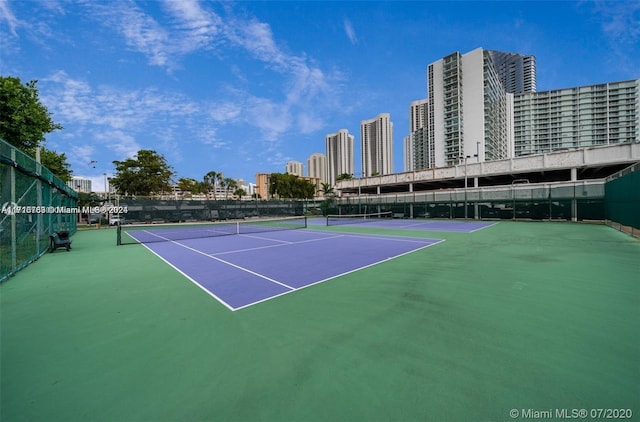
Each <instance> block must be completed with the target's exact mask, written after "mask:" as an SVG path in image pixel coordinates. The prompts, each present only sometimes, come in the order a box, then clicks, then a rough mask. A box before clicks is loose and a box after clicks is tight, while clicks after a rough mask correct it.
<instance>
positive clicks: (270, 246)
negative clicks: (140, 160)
mask: <svg viewBox="0 0 640 422" xmlns="http://www.w3.org/2000/svg"><path fill="white" fill-rule="evenodd" d="M439 242H443V240H439V239H422V238H410V237H396V236H372V235H358V234H345V233H329V232H318V231H313V230H286V231H277V232H270V233H260V234H242V235H234V236H223V237H213V238H204V239H189V240H181V241H167V242H160V243H153V244H146V245H145V246H146V247H147V248H149V249H150V250H151V251H152V252H153V253H155V254H156V255H158V256H159V257H160V258H161V259H163V260H164V261H165V262H167V263H168V264H169V265H171V266H172V267H174V268H175V269H176V270H178V271H179V272H180V273H182V274H183V275H184V276H185V277H187V278H188V279H189V280H191V281H192V282H193V283H195V284H196V285H198V286H199V287H201V288H202V289H203V290H205V291H206V292H207V293H209V294H210V295H211V296H213V297H215V298H216V299H217V300H218V301H220V302H221V303H222V304H224V305H225V306H226V307H227V308H229V309H231V310H238V309H242V308H245V307H247V306H250V305H253V304H256V303H260V302H263V301H265V300H268V299H272V298H275V297H278V296H281V295H284V294H287V293H291V292H294V291H296V290H299V289H302V288H305V287H308V286H311V285H314V284H318V283H321V282H324V281H327V280H330V279H332V278H335V277H338V276H341V275H344V274H348V273H350V272H353V271H357V270H360V269H363V268H366V267H369V266H372V265H375V264H379V263H381V262H384V261H387V260H389V259H393V258H397V257H399V256H401V255H405V254H408V253H411V252H414V251H417V250H420V249H423V248H426V247H428V246H431V245H434V244H436V243H439Z"/></svg>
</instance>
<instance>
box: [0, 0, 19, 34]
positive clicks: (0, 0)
mask: <svg viewBox="0 0 640 422" xmlns="http://www.w3.org/2000/svg"><path fill="white" fill-rule="evenodd" d="M0 21H4V22H6V24H7V27H8V28H9V32H11V35H13V36H14V37H17V36H18V33H17V32H16V28H17V27H18V26H20V23H21V22H20V20H18V19H17V18H16V17H15V15H14V14H13V12H12V11H11V8H10V7H9V1H8V0H0Z"/></svg>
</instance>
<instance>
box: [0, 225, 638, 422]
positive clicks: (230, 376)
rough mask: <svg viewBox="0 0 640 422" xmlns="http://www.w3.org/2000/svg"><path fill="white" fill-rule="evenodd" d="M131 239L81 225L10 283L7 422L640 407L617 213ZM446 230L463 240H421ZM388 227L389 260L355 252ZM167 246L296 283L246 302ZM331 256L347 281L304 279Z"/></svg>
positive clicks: (633, 248) (355, 418)
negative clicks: (222, 297)
mask: <svg viewBox="0 0 640 422" xmlns="http://www.w3.org/2000/svg"><path fill="white" fill-rule="evenodd" d="M459 223H464V222H462V221H460V222H459ZM132 234H133V235H134V236H136V235H137V234H135V233H133V232H132ZM336 235H345V238H344V239H343V240H339V239H335V240H332V239H331V237H333V236H336ZM252 236H253V237H259V238H261V237H265V238H268V240H261V239H251V237H252ZM298 236H299V237H298ZM165 237H166V236H165ZM245 237H246V238H247V239H243V238H245ZM325 237H326V238H325ZM360 237H363V238H366V239H367V240H362V239H361V238H360ZM376 238H381V239H386V240H384V241H382V240H381V241H380V243H378V240H374V239H376ZM115 239H116V230H115V229H101V230H91V231H80V232H78V233H77V234H76V235H74V237H73V249H72V251H71V252H66V251H57V252H55V253H48V254H46V255H44V256H43V257H41V258H40V259H39V260H38V261H37V262H35V263H34V264H32V265H30V266H28V267H27V268H25V269H24V270H22V271H20V272H19V273H17V274H16V275H15V276H14V277H12V278H11V279H9V280H7V281H6V282H4V283H2V284H0V305H1V306H0V318H1V322H2V330H1V332H0V335H1V338H0V340H1V341H0V365H1V369H2V371H0V389H1V395H0V400H1V403H0V404H1V406H0V419H1V420H2V421H3V422H22V421H24V422H40V421H43V422H44V421H46V422H58V421H60V422H62V421H64V422H76V421H77V422H82V421H89V420H91V421H99V422H113V421H118V422H140V421H154V422H179V421H198V422H199V421H203V422H205V421H218V420H219V421H238V422H245V421H267V422H270V421H274V422H288V421H305V422H307V421H308V422H316V421H317V422H321V421H322V422H324V421H338V422H343V421H344V422H359V421H374V422H375V421H380V422H387V421H411V422H412V421H438V422H447V421H453V422H457V421H461V422H466V421H513V420H521V419H522V418H518V419H513V417H512V413H511V411H512V410H513V409H515V410H517V411H518V412H519V413H520V414H522V412H523V411H528V412H529V414H533V413H532V412H533V411H548V410H549V409H552V410H555V409H583V408H584V409H588V410H590V409H606V408H611V409H631V410H632V412H633V418H632V419H631V420H635V419H637V415H638V414H639V413H640V403H639V402H638V397H640V383H639V382H638V380H639V379H640V361H639V360H638V356H640V283H639V281H638V274H639V273H640V241H639V240H638V239H634V238H632V237H630V236H628V235H626V234H624V233H621V232H618V231H616V230H613V229H611V228H609V227H606V226H604V225H594V224H572V223H550V222H544V223H543V222H511V221H501V222H500V223H499V224H496V225H493V226H491V227H487V228H486V229H482V230H478V231H474V232H471V233H465V232H459V231H436V230H433V231H430V230H425V229H422V228H421V229H418V230H409V229H406V228H381V227H375V226H372V225H370V224H358V225H355V224H354V225H339V226H330V227H327V226H326V225H324V226H323V225H321V224H318V225H316V224H309V226H308V227H307V228H302V229H296V230H286V231H275V232H260V233H247V234H240V235H237V234H236V235H232V236H224V237H221V238H217V237H216V238H214V239H180V240H174V241H173V242H172V241H166V240H163V241H161V242H155V243H148V244H145V245H131V246H128V245H127V246H116V245H115ZM434 239H444V240H445V241H444V242H441V243H438V244H437V245H433V247H422V248H420V247H418V246H419V245H418V244H417V243H413V242H417V241H424V245H428V244H429V243H430V242H432V241H433V240H434ZM209 240H210V241H209ZM398 240H402V242H400V241H398ZM254 241H255V242H256V243H253V242H254ZM303 241H304V243H303ZM371 241H373V242H376V246H374V247H372V253H374V254H375V255H376V261H375V263H374V264H373V265H370V266H366V265H367V262H366V261H363V260H360V259H356V258H355V257H356V256H357V255H358V253H360V252H361V251H360V250H361V248H367V245H368V244H369V242H371ZM174 242H175V243H174ZM192 242H193V243H192ZM201 242H202V245H201V244H200V243H201ZM234 242H238V243H237V244H234ZM262 242H265V243H262ZM286 242H291V243H292V245H290V246H289V245H288V244H287V243H286ZM323 242H336V243H331V244H332V245H333V248H335V249H340V250H341V251H343V254H345V255H349V256H353V261H354V262H355V261H357V262H358V263H359V264H358V265H354V266H353V267H354V268H357V270H356V271H350V272H349V268H351V267H345V268H342V269H340V270H334V269H331V267H332V266H333V265H334V261H336V262H342V259H343V258H342V257H341V256H339V255H340V254H339V253H338V252H337V251H332V250H331V249H332V248H319V247H318V246H319V245H321V244H322V243H323ZM343 242H344V243H343ZM396 242H397V244H396ZM176 243H180V244H185V245H189V247H191V245H197V248H196V247H194V249H197V250H198V251H199V252H197V253H196V252H193V251H189V250H188V249H187V248H186V247H184V246H180V245H177V244H176ZM204 244H207V245H208V246H204ZM280 244H282V245H283V246H278V245H280ZM249 245H252V246H249ZM399 245H402V246H399ZM156 247H158V248H160V249H162V248H171V253H172V254H173V255H175V254H177V253H178V252H177V251H187V252H188V256H189V257H190V258H189V259H194V260H195V261H197V262H198V263H199V264H197V265H203V266H205V267H206V268H207V270H205V272H206V273H207V274H209V277H210V278H215V277H216V276H217V274H218V272H219V271H220V272H224V273H225V274H226V275H225V277H223V278H226V277H228V276H232V277H236V276H237V277H238V278H239V279H242V280H243V279H244V277H245V276H244V275H239V274H240V272H246V271H240V272H238V271H236V270H234V271H229V270H228V269H227V267H229V268H231V267H232V266H231V265H228V264H225V263H222V262H218V261H217V260H216V259H214V258H213V257H215V258H219V259H222V260H225V261H228V262H230V263H231V264H233V265H237V266H241V267H245V268H247V269H249V270H250V271H254V272H256V273H260V274H262V275H266V276H267V277H272V278H273V279H274V280H278V281H284V282H285V283H286V284H288V285H290V286H291V287H294V288H295V290H294V293H293V294H284V295H281V296H278V297H276V298H273V299H270V300H266V301H264V302H260V303H259V304H257V305H255V306H248V307H245V308H243V309H242V310H239V311H236V312H230V311H229V309H228V308H227V307H226V306H224V305H221V304H220V303H218V302H217V301H216V300H215V299H213V298H212V297H211V296H210V295H209V294H206V293H205V292H203V290H202V288H200V287H199V286H197V285H196V284H194V283H192V282H190V281H189V280H188V279H187V278H185V276H184V275H183V274H181V273H180V272H179V271H176V269H174V268H172V267H171V266H170V265H167V264H166V262H165V261H163V259H162V258H160V257H159V255H158V254H156V253H155V251H152V248H156ZM395 247H397V248H399V249H397V250H394V251H392V250H390V248H395ZM173 248H176V249H177V250H173ZM252 248H255V249H253V251H249V250H248V249H252ZM281 248H284V249H281ZM316 248H318V249H316ZM413 248H416V249H415V250H414V249H413ZM278 249H280V251H285V253H281V252H276V250H278ZM301 249H309V251H307V252H301V251H300V250H301ZM245 250H246V251H245ZM311 250H317V252H318V253H317V254H316V255H315V256H314V255H313V254H312V253H311V252H310V251H311ZM382 250H384V251H385V253H386V254H385V253H383V252H381V251H382ZM405 251H408V253H403V252H405ZM319 252H322V253H319ZM203 253H204V254H208V255H213V257H208V256H205V255H203ZM261 253H265V254H272V253H273V254H278V255H282V256H286V259H284V258H282V259H280V258H278V260H277V261H275V258H274V257H273V255H271V257H270V258H266V257H264V258H262V257H258V255H260V254H261ZM392 256H394V258H393V259H386V257H392ZM199 257H201V258H199ZM170 259H171V261H172V263H173V264H174V265H176V264H180V263H181V262H183V261H184V259H182V258H176V257H175V256H173V257H171V258H170ZM200 259H203V260H204V261H207V262H206V263H202V262H200ZM254 260H255V262H254ZM208 261H213V262H214V264H213V266H212V267H209V265H210V264H209V262H208ZM271 261H274V262H273V263H272V262H271ZM347 261H348V260H347ZM197 265H196V266H197ZM305 266H312V267H313V268H314V270H313V271H310V270H307V269H305V268H304V267H305ZM272 267H273V268H272ZM281 267H285V268H281ZM361 267H362V268H361ZM316 271H317V272H319V273H322V275H320V276H318V279H319V280H324V279H325V278H327V277H331V276H332V275H334V274H335V275H337V276H336V277H335V278H332V279H330V281H328V282H324V283H317V284H313V287H310V288H301V289H299V288H297V286H298V285H297V284H295V281H292V280H293V278H295V277H294V276H293V274H297V273H299V274H301V275H302V276H304V277H307V278H306V280H307V281H301V283H302V284H304V283H306V282H311V278H312V277H313V275H314V273H315V272H316ZM221 274H222V273H221ZM199 280H202V279H199ZM300 280H303V279H302V278H301V279H300ZM216 288H217V287H216ZM247 290H249V289H247ZM216 291H217V290H216ZM217 292H218V293H219V292H220V291H217ZM237 306H241V305H239V304H238V305H237ZM550 419H551V420H553V418H550ZM595 420H597V419H595Z"/></svg>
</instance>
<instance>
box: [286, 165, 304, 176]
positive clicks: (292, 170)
mask: <svg viewBox="0 0 640 422" xmlns="http://www.w3.org/2000/svg"><path fill="white" fill-rule="evenodd" d="M303 170H304V169H303V165H302V163H301V162H300V161H289V162H288V163H287V166H286V170H285V172H286V173H289V174H295V175H296V176H304V171H303Z"/></svg>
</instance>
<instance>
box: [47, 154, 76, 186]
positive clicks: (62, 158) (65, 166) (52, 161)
mask: <svg viewBox="0 0 640 422" xmlns="http://www.w3.org/2000/svg"><path fill="white" fill-rule="evenodd" d="M40 163H41V164H42V165H43V166H45V167H46V168H48V169H49V170H51V173H53V174H55V175H56V176H58V177H59V178H60V179H61V180H62V181H63V182H68V181H69V180H71V174H72V171H71V168H70V167H71V166H70V165H69V163H68V162H67V156H66V154H65V153H64V152H63V153H62V154H58V153H57V152H55V151H50V150H48V149H46V148H42V149H41V150H40Z"/></svg>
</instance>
